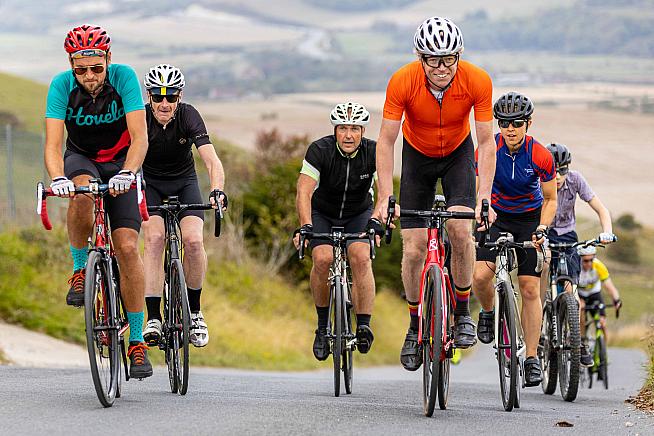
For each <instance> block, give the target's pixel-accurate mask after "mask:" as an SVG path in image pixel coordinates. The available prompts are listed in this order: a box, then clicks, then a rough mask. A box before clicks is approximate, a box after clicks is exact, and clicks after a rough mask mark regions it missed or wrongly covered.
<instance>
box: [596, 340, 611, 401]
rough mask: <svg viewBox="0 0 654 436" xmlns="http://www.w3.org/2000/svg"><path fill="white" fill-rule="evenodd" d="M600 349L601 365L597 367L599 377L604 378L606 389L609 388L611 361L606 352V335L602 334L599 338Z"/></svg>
mask: <svg viewBox="0 0 654 436" xmlns="http://www.w3.org/2000/svg"><path fill="white" fill-rule="evenodd" d="M597 343H598V349H599V367H598V368H597V378H598V379H600V378H601V379H602V383H603V384H604V389H608V388H609V362H608V359H607V357H606V356H607V354H606V340H605V339H604V335H600V336H599V337H598V338H597Z"/></svg>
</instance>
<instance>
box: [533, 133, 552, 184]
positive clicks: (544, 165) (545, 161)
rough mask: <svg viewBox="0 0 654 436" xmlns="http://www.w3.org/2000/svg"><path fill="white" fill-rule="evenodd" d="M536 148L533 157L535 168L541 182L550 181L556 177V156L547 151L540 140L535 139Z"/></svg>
mask: <svg viewBox="0 0 654 436" xmlns="http://www.w3.org/2000/svg"><path fill="white" fill-rule="evenodd" d="M533 147H534V150H533V154H532V159H533V163H534V170H535V171H536V174H538V177H539V178H540V181H541V182H549V181H550V180H553V179H554V178H555V177H556V170H555V167H554V158H553V157H552V153H550V152H549V151H547V149H546V148H545V147H543V146H542V145H541V144H540V143H539V142H537V141H534V145H533Z"/></svg>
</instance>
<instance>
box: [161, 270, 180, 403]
mask: <svg viewBox="0 0 654 436" xmlns="http://www.w3.org/2000/svg"><path fill="white" fill-rule="evenodd" d="M166 281H168V279H166ZM163 296H164V297H163V302H164V319H163V335H164V346H165V349H164V356H165V359H166V366H167V367H168V382H169V383H170V392H171V393H173V394H176V393H177V391H178V390H179V386H178V384H177V380H178V377H177V371H178V368H177V362H179V359H178V350H179V338H178V336H177V334H176V333H175V328H174V322H173V319H174V318H175V316H174V314H173V308H172V306H171V304H172V300H173V296H172V293H171V287H170V285H169V284H168V283H167V282H166V283H164V292H163Z"/></svg>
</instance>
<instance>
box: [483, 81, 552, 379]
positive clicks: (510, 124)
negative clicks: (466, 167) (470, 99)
mask: <svg viewBox="0 0 654 436" xmlns="http://www.w3.org/2000/svg"><path fill="white" fill-rule="evenodd" d="M533 112H534V105H533V103H532V102H531V100H530V99H529V97H527V96H525V95H522V94H519V93H517V92H509V93H507V94H504V95H502V96H501V97H500V98H499V99H497V101H496V102H495V105H494V106H493V114H494V115H495V118H497V122H498V125H499V128H500V133H499V134H497V135H496V136H495V143H496V146H497V147H496V155H497V160H496V166H495V178H494V179H493V190H492V195H491V206H492V207H493V209H494V210H495V212H496V213H497V220H496V221H495V222H494V223H493V225H492V227H491V228H490V229H489V235H490V238H491V240H492V241H494V240H496V239H497V237H498V236H499V232H509V233H511V234H512V235H513V237H514V240H515V241H516V242H522V241H534V242H536V243H538V244H542V243H543V242H544V241H545V233H546V230H547V227H548V226H549V225H550V223H551V222H552V220H553V219H554V215H555V214H556V181H555V171H554V160H553V159H552V155H551V154H550V153H548V152H547V149H546V148H545V147H544V146H542V145H541V144H540V143H539V142H538V141H536V140H535V139H534V138H533V137H532V136H529V135H528V134H527V130H528V129H529V127H530V126H531V122H532V121H531V115H532V114H533ZM496 255H497V252H496V251H494V250H491V249H489V248H482V247H480V248H478V249H477V261H476V262H475V268H474V272H473V279H472V290H473V292H474V293H475V295H476V296H477V298H478V299H479V302H480V303H481V308H482V310H481V312H480V313H479V329H478V331H477V337H478V338H479V340H480V341H481V342H483V343H485V344H489V343H491V342H492V341H493V340H494V336H495V335H494V329H495V321H494V320H495V313H494V309H493V300H494V296H495V291H494V288H493V277H494V275H495V258H496ZM516 256H517V261H518V265H519V266H518V283H519V287H520V294H521V295H522V328H523V331H524V333H525V345H526V348H527V350H526V359H525V384H526V385H527V386H538V385H539V384H540V382H541V379H542V376H541V369H540V363H539V361H538V358H537V357H536V352H537V349H538V339H539V337H540V329H541V320H542V306H541V300H540V272H536V265H537V254H536V250H516Z"/></svg>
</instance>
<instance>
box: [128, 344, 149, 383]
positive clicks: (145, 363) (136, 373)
mask: <svg viewBox="0 0 654 436" xmlns="http://www.w3.org/2000/svg"><path fill="white" fill-rule="evenodd" d="M127 356H128V357H129V362H130V363H129V376H130V377H131V378H138V379H144V378H146V377H150V376H151V375H152V364H151V363H150V359H148V346H147V345H146V344H145V342H130V343H129V348H128V350H127Z"/></svg>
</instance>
